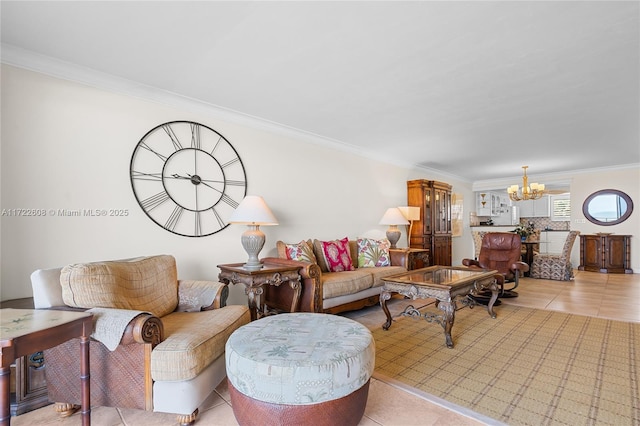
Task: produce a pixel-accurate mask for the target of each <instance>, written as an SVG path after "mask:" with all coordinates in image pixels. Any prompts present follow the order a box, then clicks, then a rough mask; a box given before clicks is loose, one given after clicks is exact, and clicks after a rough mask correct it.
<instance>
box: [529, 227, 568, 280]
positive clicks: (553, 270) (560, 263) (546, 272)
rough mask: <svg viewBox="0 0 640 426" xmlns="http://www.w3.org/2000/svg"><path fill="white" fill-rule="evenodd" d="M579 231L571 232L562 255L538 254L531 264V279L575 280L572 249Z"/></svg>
mask: <svg viewBox="0 0 640 426" xmlns="http://www.w3.org/2000/svg"><path fill="white" fill-rule="evenodd" d="M579 234H580V232H579V231H570V232H569V234H568V235H567V239H566V240H565V241H564V246H563V247H562V253H560V254H536V255H535V256H533V263H532V264H531V278H543V279H547V280H557V281H569V280H571V279H572V278H573V266H572V265H571V249H572V248H573V243H574V242H575V240H576V237H577V236H578V235H579Z"/></svg>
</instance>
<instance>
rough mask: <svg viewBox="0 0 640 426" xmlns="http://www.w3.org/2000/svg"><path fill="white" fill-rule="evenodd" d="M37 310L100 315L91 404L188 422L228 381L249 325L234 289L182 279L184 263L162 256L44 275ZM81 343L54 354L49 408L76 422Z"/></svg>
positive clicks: (35, 280) (37, 276)
mask: <svg viewBox="0 0 640 426" xmlns="http://www.w3.org/2000/svg"><path fill="white" fill-rule="evenodd" d="M31 282H32V287H33V295H34V305H35V307H36V309H80V310H87V309H88V310H89V311H90V312H92V313H93V314H94V333H93V334H92V341H91V343H90V362H91V404H92V405H94V406H106V407H118V408H134V409H140V410H148V411H160V412H166V413H174V414H176V415H178V423H180V424H183V425H184V424H190V423H193V422H194V421H195V419H196V416H197V414H198V407H199V406H200V405H201V404H202V403H203V402H204V401H205V399H206V398H207V397H208V396H209V395H210V394H211V393H212V392H213V391H214V389H215V388H216V386H217V385H218V384H219V383H220V382H221V381H222V380H223V379H224V378H225V376H226V369H225V357H224V347H225V343H226V340H227V339H228V338H229V336H230V335H231V333H233V331H235V330H236V329H237V328H239V327H240V326H242V325H244V324H247V323H249V321H250V315H249V311H248V309H247V307H246V306H240V305H232V306H225V304H226V297H227V294H228V287H227V286H226V285H225V284H222V283H219V282H212V281H186V280H178V278H177V269H176V261H175V259H174V258H173V257H172V256H168V255H159V256H150V257H142V258H135V259H125V260H117V261H107V262H93V263H83V264H74V265H68V266H65V267H64V268H54V269H46V270H37V271H35V272H34V273H33V274H32V275H31ZM78 347H79V344H78V342H77V339H74V340H72V341H69V342H67V343H65V344H62V345H59V346H56V347H54V348H51V349H49V350H46V351H45V360H46V366H47V367H46V377H47V387H48V392H49V399H50V400H51V401H55V402H56V403H57V404H56V410H57V411H58V412H60V413H61V414H63V415H65V414H69V413H70V412H72V411H73V409H74V405H75V404H79V403H80V381H79V380H76V378H77V377H79V371H75V370H76V369H77V368H78V367H77V364H78V363H76V362H69V360H70V359H73V358H77V357H78V356H79V351H78V349H77V348H78Z"/></svg>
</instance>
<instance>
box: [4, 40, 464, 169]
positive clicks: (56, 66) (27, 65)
mask: <svg viewBox="0 0 640 426" xmlns="http://www.w3.org/2000/svg"><path fill="white" fill-rule="evenodd" d="M0 46H1V50H0V55H1V62H2V63H3V64H7V65H11V66H14V67H17V68H23V69H26V70H29V71H34V72H38V73H41V74H45V75H49V76H51V77H55V78H59V79H61V80H67V81H72V82H75V83H80V84H84V85H86V86H90V87H94V88H97V89H101V90H107V91H110V92H115V93H119V94H122V95H127V96H132V97H135V98H139V99H142V100H146V101H151V102H155V103H159V104H163V105H167V106H171V107H175V108H179V109H184V110H187V111H192V112H194V113H201V114H206V115H208V116H212V117H215V118H216V119H219V120H222V121H226V122H229V123H234V124H237V125H240V126H246V127H250V128H253V129H257V130H263V131H267V132H270V133H275V134H278V135H281V136H284V137H290V138H294V139H299V140H303V141H306V142H309V143H313V144H316V145H321V146H325V147H328V148H331V149H335V150H340V151H343V152H348V153H351V154H353V155H357V156H359V157H365V158H369V159H372V160H375V161H379V162H382V163H386V164H392V165H395V166H398V167H404V168H409V169H416V168H417V169H421V170H425V171H431V170H429V169H425V168H423V167H419V166H417V165H415V164H409V163H406V162H402V161H399V160H397V159H393V158H389V157H388V156H387V155H381V154H376V153H372V152H363V150H362V148H360V147H355V146H353V145H350V144H348V143H345V142H343V141H340V140H336V139H331V138H327V137H324V136H320V135H317V134H315V133H311V132H307V131H305V130H300V129H296V128H294V127H291V126H287V125H284V124H280V123H277V122H273V121H270V120H266V119H263V118H259V117H255V116H252V115H249V114H245V113H242V112H239V111H235V110H232V109H228V108H224V107H221V106H218V105H213V104H210V103H207V102H202V101H200V100H197V99H193V98H189V97H187V96H182V95H179V94H177V93H173V92H170V91H167V90H164V89H160V88H157V87H153V86H149V85H145V84H142V83H138V82H135V81H132V80H127V79H124V78H120V77H116V76H114V75H111V74H107V73H104V72H101V71H97V70H95V69H92V68H88V67H84V66H80V65H77V64H74V63H71V62H66V61H62V60H60V59H56V58H52V57H50V56H46V55H42V54H39V53H35V52H32V51H29V50H25V49H21V48H18V47H15V46H13V45H8V44H4V43H2V44H1V45H0ZM433 172H436V173H439V174H443V173H442V172H441V171H438V170H434V171H433ZM456 179H461V178H460V177H456Z"/></svg>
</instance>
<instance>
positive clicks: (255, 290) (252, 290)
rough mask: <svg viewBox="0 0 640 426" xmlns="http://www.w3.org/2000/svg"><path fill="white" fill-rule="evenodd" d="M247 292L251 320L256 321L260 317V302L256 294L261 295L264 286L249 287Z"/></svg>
mask: <svg viewBox="0 0 640 426" xmlns="http://www.w3.org/2000/svg"><path fill="white" fill-rule="evenodd" d="M245 293H246V294H247V304H248V306H249V312H250V313H251V321H255V320H257V319H258V302H257V298H256V296H258V297H260V295H261V294H262V286H259V287H247V288H246V289H245Z"/></svg>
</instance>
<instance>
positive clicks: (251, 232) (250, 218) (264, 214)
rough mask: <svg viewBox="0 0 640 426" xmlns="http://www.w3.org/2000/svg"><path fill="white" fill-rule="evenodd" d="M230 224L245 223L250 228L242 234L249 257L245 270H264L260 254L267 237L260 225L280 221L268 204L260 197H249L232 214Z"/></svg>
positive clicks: (244, 266) (275, 223)
mask: <svg viewBox="0 0 640 426" xmlns="http://www.w3.org/2000/svg"><path fill="white" fill-rule="evenodd" d="M229 223H238V224H241V223H244V224H246V225H247V226H248V228H249V229H247V230H246V231H245V232H244V233H243V234H242V238H241V241H242V247H243V248H244V251H246V252H247V254H248V255H249V259H248V260H247V263H245V264H244V265H243V268H244V269H246V270H248V271H257V270H260V269H262V266H263V265H262V263H260V261H259V260H258V253H260V251H261V250H262V247H263V246H264V242H265V236H264V232H262V231H261V230H260V225H265V226H266V225H277V224H278V220H277V219H276V217H275V216H274V215H273V213H271V209H269V206H267V203H265V202H264V200H263V199H262V197H260V196H257V195H247V196H246V197H244V199H243V200H242V201H241V202H240V204H239V205H238V207H237V208H236V209H235V210H234V212H233V213H232V214H231V217H230V218H229Z"/></svg>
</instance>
